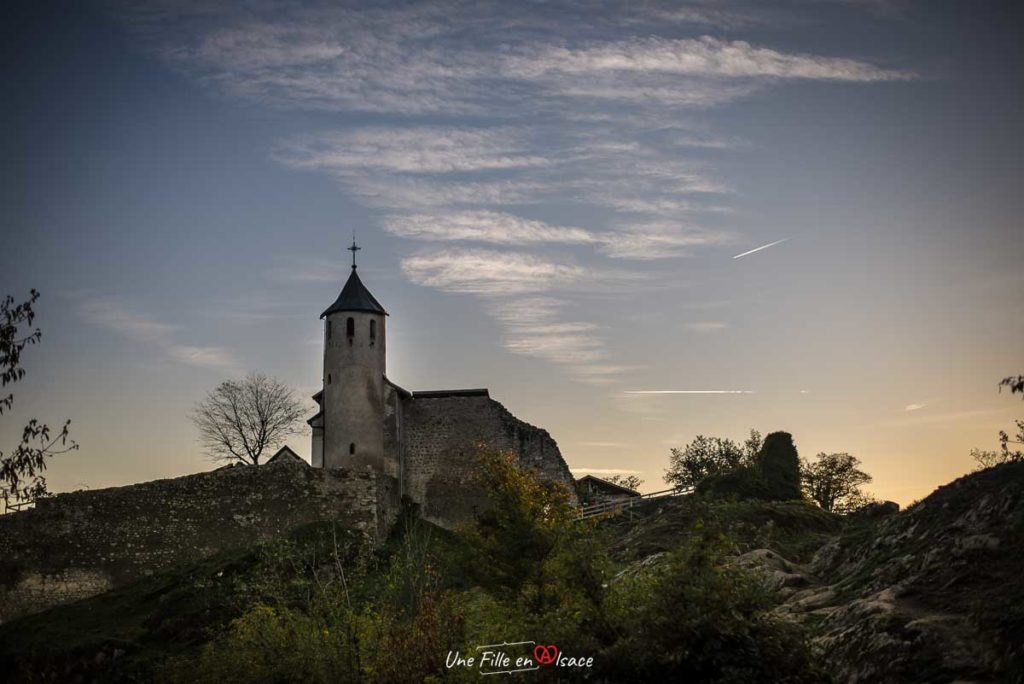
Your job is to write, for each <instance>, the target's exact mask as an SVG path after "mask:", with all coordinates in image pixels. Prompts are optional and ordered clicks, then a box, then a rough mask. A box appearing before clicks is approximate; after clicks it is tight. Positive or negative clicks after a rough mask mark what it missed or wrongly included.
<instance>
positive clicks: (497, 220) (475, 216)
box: [384, 210, 597, 245]
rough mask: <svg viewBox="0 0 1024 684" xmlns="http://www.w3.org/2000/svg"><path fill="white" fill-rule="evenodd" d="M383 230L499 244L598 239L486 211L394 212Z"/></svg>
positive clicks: (586, 233)
mask: <svg viewBox="0 0 1024 684" xmlns="http://www.w3.org/2000/svg"><path fill="white" fill-rule="evenodd" d="M384 229H385V230H387V231H388V232H389V233H393V234H394V235H399V236H401V237H405V238H412V239H418V240H425V241H452V242H463V241H465V242H487V243H491V244H499V245H526V244H534V243H566V244H587V243H592V242H596V241H597V238H596V237H595V235H594V234H593V233H591V232H590V231H588V230H584V229H582V228H571V227H565V226H554V225H551V224H548V223H545V222H544V221H537V220H531V219H525V218H521V217H519V216H513V215H511V214H506V213H502V212H496V211H486V210H484V211H464V212H450V213H447V214H441V215H430V214H413V215H406V216H403V215H395V216H390V217H388V218H386V219H385V220H384Z"/></svg>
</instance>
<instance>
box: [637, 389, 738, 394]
mask: <svg viewBox="0 0 1024 684" xmlns="http://www.w3.org/2000/svg"><path fill="white" fill-rule="evenodd" d="M753 393H754V391H753V390H624V391H623V394H753Z"/></svg>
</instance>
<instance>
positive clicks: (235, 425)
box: [191, 373, 304, 465]
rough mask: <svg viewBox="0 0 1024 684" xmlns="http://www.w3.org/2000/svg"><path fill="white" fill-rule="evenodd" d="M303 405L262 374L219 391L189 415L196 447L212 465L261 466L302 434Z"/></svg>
mask: <svg viewBox="0 0 1024 684" xmlns="http://www.w3.org/2000/svg"><path fill="white" fill-rule="evenodd" d="M303 414H304V410H303V406H302V402H300V401H299V400H298V399H297V398H296V397H295V393H294V392H292V390H291V389H290V388H289V387H288V386H287V385H285V384H284V383H282V382H280V381H278V380H276V379H274V378H268V377H267V376H266V375H263V374H260V373H250V374H249V375H247V376H246V377H245V378H243V379H242V380H228V381H226V382H222V383H221V384H219V385H217V387H216V388H214V389H213V391H211V392H210V393H209V394H208V395H206V398H205V399H203V400H202V401H201V402H199V403H198V404H197V405H196V407H195V409H194V410H193V411H192V414H191V419H192V422H193V423H194V424H195V426H196V427H197V428H198V429H199V441H200V442H201V443H202V445H203V447H204V448H205V450H206V453H207V455H208V456H209V457H210V458H211V459H213V460H215V461H229V462H236V461H237V462H240V463H245V464H248V465H259V464H260V459H261V458H263V455H264V453H265V452H266V451H268V450H270V449H274V448H276V447H279V446H281V445H282V444H284V441H285V440H286V439H287V438H288V437H289V436H291V435H295V434H299V433H301V432H302V416H303Z"/></svg>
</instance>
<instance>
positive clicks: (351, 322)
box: [345, 316, 356, 337]
mask: <svg viewBox="0 0 1024 684" xmlns="http://www.w3.org/2000/svg"><path fill="white" fill-rule="evenodd" d="M345 334H346V335H347V336H348V337H355V334H356V319H354V318H352V317H351V316H349V317H348V320H347V321H345Z"/></svg>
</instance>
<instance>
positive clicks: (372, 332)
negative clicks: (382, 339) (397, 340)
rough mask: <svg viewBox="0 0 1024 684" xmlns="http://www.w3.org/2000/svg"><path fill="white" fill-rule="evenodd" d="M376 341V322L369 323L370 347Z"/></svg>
mask: <svg viewBox="0 0 1024 684" xmlns="http://www.w3.org/2000/svg"><path fill="white" fill-rule="evenodd" d="M376 341H377V321H373V320H371V321H370V346H373V343H374V342H376Z"/></svg>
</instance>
